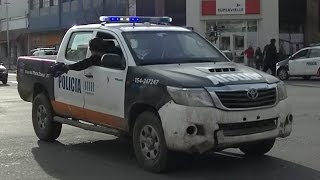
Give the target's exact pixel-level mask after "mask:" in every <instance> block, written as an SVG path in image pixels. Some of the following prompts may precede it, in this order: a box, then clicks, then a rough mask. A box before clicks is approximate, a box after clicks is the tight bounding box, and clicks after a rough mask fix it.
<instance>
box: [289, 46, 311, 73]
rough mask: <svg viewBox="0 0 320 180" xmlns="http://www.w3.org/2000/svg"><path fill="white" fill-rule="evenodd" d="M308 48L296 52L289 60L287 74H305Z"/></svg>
mask: <svg viewBox="0 0 320 180" xmlns="http://www.w3.org/2000/svg"><path fill="white" fill-rule="evenodd" d="M308 51H309V50H308V49H306V50H302V51H300V52H298V53H296V54H295V55H294V56H293V57H292V58H291V59H290V60H289V74H290V75H292V76H296V75H305V74H306V60H307V58H308Z"/></svg>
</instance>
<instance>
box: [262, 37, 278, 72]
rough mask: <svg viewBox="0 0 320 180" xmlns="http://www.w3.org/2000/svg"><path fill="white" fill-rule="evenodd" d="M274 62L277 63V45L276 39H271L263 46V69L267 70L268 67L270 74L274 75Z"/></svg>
mask: <svg viewBox="0 0 320 180" xmlns="http://www.w3.org/2000/svg"><path fill="white" fill-rule="evenodd" d="M276 64H277V47H276V40H275V39H271V40H270V44H269V45H268V46H267V47H266V48H265V59H264V67H263V71H264V72H267V71H268V70H269V69H270V70H271V72H272V75H273V76H275V75H276Z"/></svg>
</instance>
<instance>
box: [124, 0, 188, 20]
mask: <svg viewBox="0 0 320 180" xmlns="http://www.w3.org/2000/svg"><path fill="white" fill-rule="evenodd" d="M129 2H131V3H130V4H135V6H134V8H135V9H132V13H131V15H143V16H170V17H172V18H173V22H172V24H173V25H178V26H185V25H186V0H129ZM132 7H133V6H132Z"/></svg>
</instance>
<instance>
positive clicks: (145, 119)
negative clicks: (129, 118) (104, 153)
mask: <svg viewBox="0 0 320 180" xmlns="http://www.w3.org/2000/svg"><path fill="white" fill-rule="evenodd" d="M143 141H144V142H143ZM133 148H134V152H135V156H136V159H137V161H138V164H139V165H140V166H141V167H142V168H143V169H145V170H147V171H150V172H153V173H160V172H163V171H165V170H167V169H168V165H169V163H168V161H169V151H168V149H167V144H166V141H165V137H164V132H163V129H162V124H161V121H160V119H159V117H158V116H157V115H156V114H155V113H152V112H144V113H142V114H141V115H139V116H138V118H137V119H136V122H135V124H134V128H133ZM143 149H144V151H143Z"/></svg>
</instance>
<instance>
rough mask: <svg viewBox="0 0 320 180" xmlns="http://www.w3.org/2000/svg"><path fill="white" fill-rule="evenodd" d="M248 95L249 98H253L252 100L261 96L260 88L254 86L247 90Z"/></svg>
mask: <svg viewBox="0 0 320 180" xmlns="http://www.w3.org/2000/svg"><path fill="white" fill-rule="evenodd" d="M247 96H248V98H249V99H251V100H255V99H257V98H258V96H259V93H258V90H257V89H254V88H252V89H249V90H248V92H247Z"/></svg>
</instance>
